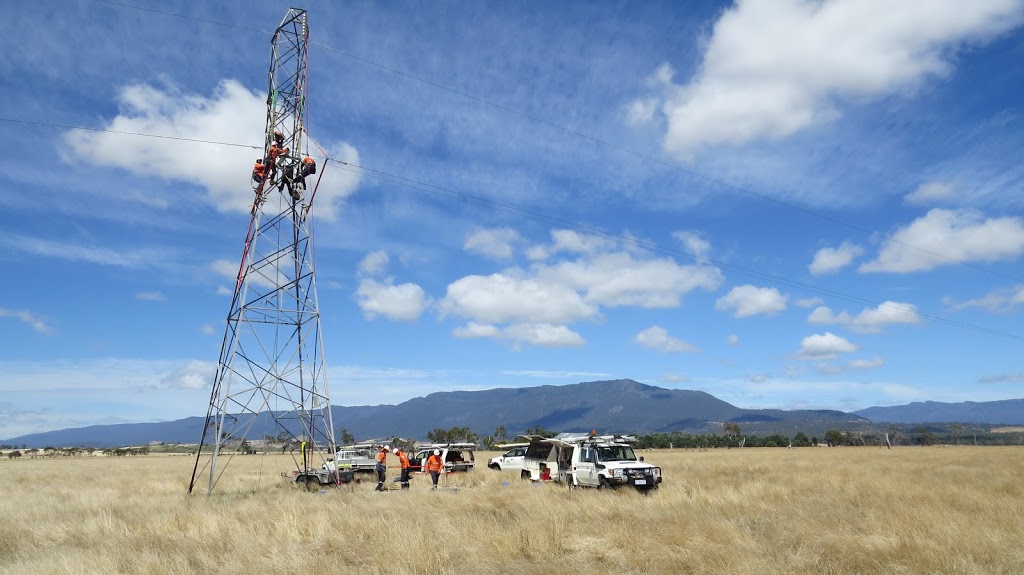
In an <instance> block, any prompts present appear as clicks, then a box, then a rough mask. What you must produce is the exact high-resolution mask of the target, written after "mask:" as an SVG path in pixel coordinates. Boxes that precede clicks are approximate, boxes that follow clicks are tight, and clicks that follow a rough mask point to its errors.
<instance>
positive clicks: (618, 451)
mask: <svg viewBox="0 0 1024 575" xmlns="http://www.w3.org/2000/svg"><path fill="white" fill-rule="evenodd" d="M523 437H527V438H528V439H530V445H529V447H527V448H526V456H525V458H524V463H523V471H522V476H523V479H531V480H533V481H548V480H550V481H557V482H560V483H563V484H565V485H567V486H568V487H569V489H575V488H576V487H595V488H598V489H608V488H616V487H621V486H623V485H628V486H630V487H633V488H636V489H637V490H640V491H648V490H651V489H657V488H658V485H660V484H661V468H660V467H655V466H654V465H651V464H650V463H645V462H643V461H640V460H638V459H637V456H636V453H635V452H634V451H633V447H632V446H631V445H630V443H633V442H635V441H636V439H635V438H633V437H629V436H618V435H590V434H568V433H562V434H559V435H557V436H555V437H553V438H544V437H540V436H523Z"/></svg>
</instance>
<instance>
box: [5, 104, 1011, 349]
mask: <svg viewBox="0 0 1024 575" xmlns="http://www.w3.org/2000/svg"><path fill="white" fill-rule="evenodd" d="M0 121H3V122H13V123H20V124H28V125H34V126H46V127H54V128H65V129H83V130H89V131H94V132H107V133H112V134H119V135H129V136H136V137H152V138H169V139H174V140H186V141H196V142H202V143H207V144H214V145H223V146H236V147H244V148H255V149H261V148H258V147H256V146H247V145H245V144H234V143H230V142H217V141H211V140H193V139H189V138H176V137H171V136H161V135H158V134H143V133H138V132H123V131H118V130H106V129H102V128H80V127H78V126H68V125H64V124H50V123H46V122H30V121H25V120H15V119H10V118H3V117H0ZM324 159H325V161H326V162H334V163H336V164H338V165H339V166H341V168H342V169H345V170H348V171H350V172H354V173H359V174H365V175H369V176H371V177H375V178H378V179H383V180H385V181H389V182H391V183H394V184H398V185H401V186H405V187H410V188H413V189H418V190H420V191H425V192H428V193H431V194H435V195H439V196H444V197H449V198H451V197H454V198H458V199H461V200H463V201H465V202H467V203H470V204H475V205H478V206H482V207H488V208H491V209H494V210H496V211H499V212H502V213H507V214H510V215H517V216H521V217H525V218H527V219H531V220H534V221H538V222H542V223H546V224H557V225H561V226H566V227H569V228H572V229H574V230H577V231H579V232H581V233H584V234H586V235H590V236H594V237H600V238H604V239H609V240H612V241H615V242H617V243H620V244H626V245H632V246H634V247H638V248H641V249H644V250H647V251H650V252H653V253H660V254H663V255H668V256H672V257H678V256H684V257H687V258H690V259H692V260H693V261H695V262H697V263H705V264H709V265H711V266H713V267H716V268H720V269H725V270H729V271H733V272H736V273H739V274H742V275H746V276H748V277H754V278H758V279H762V280H765V281H769V282H772V283H776V284H780V285H784V286H789V287H793V288H798V289H803V290H806V291H810V292H813V293H818V294H821V295H827V296H829V297H834V298H837V299H842V300H846V301H850V302H855V303H861V304H865V305H873V306H876V307H878V308H887V309H891V310H894V311H898V312H900V313H903V314H906V315H910V316H914V317H919V318H921V319H925V320H929V321H933V322H936V323H941V324H945V325H949V326H952V327H959V328H962V329H969V330H972V331H977V332H980V333H987V334H989V335H995V336H999V337H1004V338H1007V339H1013V340H1019V341H1024V336H1021V335H1017V334H1012V333H1008V332H1003V331H999V330H993V329H989V328H985V327H981V326H976V325H974V324H969V323H964V322H959V321H956V320H951V319H948V318H944V317H941V316H935V315H930V314H924V313H921V312H917V311H910V310H907V309H905V308H903V307H900V306H894V305H889V304H886V303H885V302H878V301H876V300H872V299H868V298H863V297H860V296H855V295H851V294H847V293H843V292H839V291H835V290H830V289H827V288H822V287H819V286H815V285H812V284H808V283H804V282H800V281H797V280H791V279H788V278H784V277H782V276H777V275H774V274H770V273H767V272H761V271H758V270H755V269H751V268H745V267H742V266H737V265H733V264H728V263H725V262H721V261H718V260H714V259H711V258H707V257H704V256H699V255H696V254H691V253H688V252H684V251H682V250H677V249H674V248H668V247H665V246H661V245H658V244H656V243H653V242H648V241H645V240H640V239H637V238H633V237H630V236H625V235H622V234H616V233H614V232H607V231H605V230H602V229H600V228H596V227H593V226H587V225H584V224H579V223H576V222H572V221H569V220H565V219H562V218H558V217H554V216H549V215H546V214H543V213H540V212H534V211H531V210H527V209H524V208H520V207H518V206H514V205H511V204H506V203H502V202H498V201H495V200H489V199H487V198H483V197H481V196H476V195H473V194H467V193H465V192H459V191H457V190H452V189H450V188H445V187H443V186H438V185H434V184H430V183H426V182H421V181H419V180H415V179H412V178H406V177H404V176H400V175H397V174H392V173H389V172H386V171H383V170H377V169H374V168H370V167H367V166H361V165H359V164H354V163H351V162H346V161H344V160H338V159H334V158H330V157H327V156H326V154H325V155H324Z"/></svg>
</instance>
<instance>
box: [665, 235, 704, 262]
mask: <svg viewBox="0 0 1024 575" xmlns="http://www.w3.org/2000/svg"><path fill="white" fill-rule="evenodd" d="M672 237H673V238H675V239H677V240H679V242H680V243H681V244H683V250H684V251H685V252H686V253H688V254H691V255H694V256H697V257H698V258H706V257H708V255H709V254H710V253H711V242H709V241H708V240H707V239H705V238H704V235H703V234H701V233H700V232H693V231H678V232H672Z"/></svg>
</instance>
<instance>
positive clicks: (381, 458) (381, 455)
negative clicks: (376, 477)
mask: <svg viewBox="0 0 1024 575" xmlns="http://www.w3.org/2000/svg"><path fill="white" fill-rule="evenodd" d="M377 462H378V463H381V464H383V465H386V464H387V462H388V452H387V451H386V450H384V449H381V450H380V451H379V452H378V453H377Z"/></svg>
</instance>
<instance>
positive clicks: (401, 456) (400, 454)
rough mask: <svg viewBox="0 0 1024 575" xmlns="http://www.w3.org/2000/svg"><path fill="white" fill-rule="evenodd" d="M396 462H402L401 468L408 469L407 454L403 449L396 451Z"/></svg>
mask: <svg viewBox="0 0 1024 575" xmlns="http://www.w3.org/2000/svg"><path fill="white" fill-rule="evenodd" d="M398 462H399V463H401V464H402V469H409V465H410V463H409V456H408V455H406V454H405V452H404V451H399V452H398Z"/></svg>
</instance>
